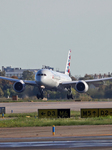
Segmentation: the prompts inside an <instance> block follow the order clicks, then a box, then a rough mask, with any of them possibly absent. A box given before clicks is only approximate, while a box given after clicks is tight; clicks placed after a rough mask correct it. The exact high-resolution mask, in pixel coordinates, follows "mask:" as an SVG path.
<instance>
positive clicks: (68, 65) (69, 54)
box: [65, 49, 71, 76]
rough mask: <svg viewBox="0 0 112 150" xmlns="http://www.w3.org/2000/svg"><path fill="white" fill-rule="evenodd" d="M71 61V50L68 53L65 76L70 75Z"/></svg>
mask: <svg viewBox="0 0 112 150" xmlns="http://www.w3.org/2000/svg"><path fill="white" fill-rule="evenodd" d="M70 60H71V49H70V50H69V52H68V57H67V63H66V68H65V74H66V75H68V76H69V73H70Z"/></svg>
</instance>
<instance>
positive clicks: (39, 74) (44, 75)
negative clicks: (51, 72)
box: [37, 74, 46, 76]
mask: <svg viewBox="0 0 112 150" xmlns="http://www.w3.org/2000/svg"><path fill="white" fill-rule="evenodd" d="M37 76H46V74H37Z"/></svg>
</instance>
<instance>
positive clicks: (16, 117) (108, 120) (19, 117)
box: [0, 111, 112, 128]
mask: <svg viewBox="0 0 112 150" xmlns="http://www.w3.org/2000/svg"><path fill="white" fill-rule="evenodd" d="M26 116H30V117H29V118H27V117H26ZM37 116H38V115H37V113H36V112H35V113H22V114H5V118H7V119H6V120H5V118H4V119H2V117H1V119H0V127H1V128H2V127H34V126H52V125H55V126H68V125H110V124H112V116H107V117H95V118H80V112H79V111H71V118H56V119H47V118H44V119H38V117H37Z"/></svg>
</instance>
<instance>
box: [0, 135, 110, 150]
mask: <svg viewBox="0 0 112 150" xmlns="http://www.w3.org/2000/svg"><path fill="white" fill-rule="evenodd" d="M28 139H30V140H31V141H28V142H27V140H28ZM2 140H3V139H2ZM12 140H13V139H12ZM14 140H15V139H14ZM16 140H17V141H19V140H20V139H19V138H17V139H16ZM24 140H26V142H1V143H0V149H3V148H4V149H8V150H11V149H15V148H16V149H20V150H22V149H24V150H25V149H28V150H31V149H78V150H82V149H85V150H89V149H95V150H97V149H102V150H104V149H111V147H112V136H98V137H96V136H88V137H54V138H53V137H52V138H49V137H46V138H44V137H41V138H24ZM33 140H34V141H33ZM4 141H7V139H4Z"/></svg>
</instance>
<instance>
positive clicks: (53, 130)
mask: <svg viewBox="0 0 112 150" xmlns="http://www.w3.org/2000/svg"><path fill="white" fill-rule="evenodd" d="M52 134H53V135H55V125H53V126H52Z"/></svg>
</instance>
